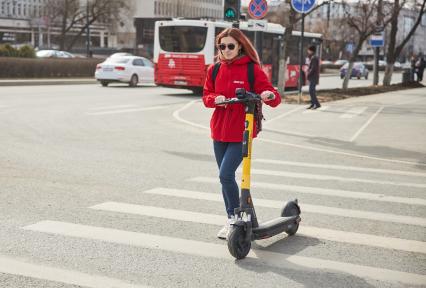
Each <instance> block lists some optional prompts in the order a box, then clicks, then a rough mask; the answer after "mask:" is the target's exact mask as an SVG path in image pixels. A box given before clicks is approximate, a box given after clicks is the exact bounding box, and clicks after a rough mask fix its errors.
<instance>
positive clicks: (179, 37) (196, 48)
mask: <svg viewBox="0 0 426 288" xmlns="http://www.w3.org/2000/svg"><path fill="white" fill-rule="evenodd" d="M206 38H207V27H196V26H164V27H160V46H161V49H163V50H164V51H167V52H192V53H193V52H200V51H201V50H203V48H204V45H205V44H206Z"/></svg>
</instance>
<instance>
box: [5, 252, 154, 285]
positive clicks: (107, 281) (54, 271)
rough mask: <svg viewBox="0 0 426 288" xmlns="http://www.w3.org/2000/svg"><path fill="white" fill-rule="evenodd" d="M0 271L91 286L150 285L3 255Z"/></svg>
mask: <svg viewBox="0 0 426 288" xmlns="http://www.w3.org/2000/svg"><path fill="white" fill-rule="evenodd" d="M0 273H5V274H11V275H18V276H24V277H31V278H37V279H41V280H47V281H54V282H59V283H65V284H70V285H76V286H82V287H91V288H148V286H141V285H136V284H131V283H128V282H124V281H122V280H119V279H115V278H110V277H105V276H96V275H90V274H87V273H82V272H78V271H74V270H65V269H60V268H53V267H49V266H43V265H37V264H31V263H27V262H24V261H20V260H17V259H13V258H10V257H1V256H0Z"/></svg>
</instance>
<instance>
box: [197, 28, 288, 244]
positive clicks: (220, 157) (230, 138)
mask: <svg viewBox="0 0 426 288" xmlns="http://www.w3.org/2000/svg"><path fill="white" fill-rule="evenodd" d="M216 46H217V48H218V50H219V52H218V58H219V61H220V67H219V70H218V71H217V74H216V77H215V79H214V80H213V77H212V74H213V70H214V65H212V66H210V67H209V69H208V70H207V78H206V82H205V84H204V93H203V102H204V105H205V106H206V107H208V108H214V109H215V110H214V112H213V115H212V118H211V121H210V128H211V137H212V138H213V148H214V154H215V157H216V162H217V165H218V167H219V179H220V183H221V184H222V194H223V199H224V201H225V208H226V213H227V214H228V220H227V222H226V224H225V226H224V227H223V228H222V229H221V230H220V231H219V233H218V234H217V237H218V238H220V239H226V237H227V235H228V232H229V228H230V225H231V224H232V219H233V216H234V208H237V207H238V206H239V189H238V185H237V182H236V181H235V171H236V170H237V168H238V166H239V165H240V164H241V161H242V159H243V157H242V140H243V136H242V135H243V131H244V123H245V107H244V106H243V105H242V104H235V105H229V106H227V105H222V104H220V103H221V102H222V101H223V100H225V99H226V98H233V97H235V89H236V88H245V89H246V90H247V91H250V83H249V81H248V72H247V66H248V63H250V62H253V63H254V79H255V81H254V83H253V84H254V85H253V90H254V91H252V92H255V93H256V94H260V96H261V98H262V101H263V102H264V103H266V104H268V105H269V106H272V107H276V106H278V104H280V103H281V96H280V95H279V93H278V92H277V91H276V90H275V89H274V88H273V87H272V85H271V83H270V82H269V81H268V79H267V76H266V74H265V73H264V72H263V71H262V69H261V67H260V65H259V56H258V55H257V52H256V50H255V49H254V48H253V45H252V44H251V43H250V40H249V39H248V38H247V37H246V36H245V35H244V34H243V33H242V32H241V31H240V30H239V29H236V28H228V29H225V30H224V31H222V32H221V33H220V34H219V35H218V36H217V37H216ZM255 125H256V123H255ZM253 137H256V129H254V132H253Z"/></svg>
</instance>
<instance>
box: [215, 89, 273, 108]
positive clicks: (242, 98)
mask: <svg viewBox="0 0 426 288" xmlns="http://www.w3.org/2000/svg"><path fill="white" fill-rule="evenodd" d="M235 95H236V96H237V97H234V98H229V99H226V100H225V101H222V102H219V103H216V105H223V104H237V103H248V102H257V101H262V97H260V95H258V94H256V93H252V92H249V91H246V90H245V89H244V88H237V89H235ZM273 97H274V95H271V98H269V97H268V99H273Z"/></svg>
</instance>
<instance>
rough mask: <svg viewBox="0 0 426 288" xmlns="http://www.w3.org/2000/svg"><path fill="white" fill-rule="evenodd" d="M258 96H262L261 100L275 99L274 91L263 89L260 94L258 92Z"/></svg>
mask: <svg viewBox="0 0 426 288" xmlns="http://www.w3.org/2000/svg"><path fill="white" fill-rule="evenodd" d="M260 97H261V98H262V101H263V102H266V101H271V100H274V99H275V94H274V92H271V91H263V92H262V94H260Z"/></svg>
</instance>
